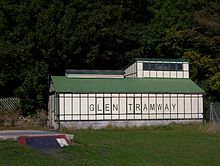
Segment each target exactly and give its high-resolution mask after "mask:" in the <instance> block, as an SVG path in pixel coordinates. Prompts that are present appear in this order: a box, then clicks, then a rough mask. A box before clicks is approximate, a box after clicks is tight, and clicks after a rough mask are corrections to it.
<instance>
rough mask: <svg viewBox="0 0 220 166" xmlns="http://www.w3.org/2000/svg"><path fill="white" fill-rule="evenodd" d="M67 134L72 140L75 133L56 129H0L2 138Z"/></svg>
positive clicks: (0, 138)
mask: <svg viewBox="0 0 220 166" xmlns="http://www.w3.org/2000/svg"><path fill="white" fill-rule="evenodd" d="M56 135H65V136H66V138H67V139H68V140H69V141H70V140H72V139H73V135H71V134H64V133H59V132H54V131H42V130H2V131H0V140H17V138H18V137H20V136H56Z"/></svg>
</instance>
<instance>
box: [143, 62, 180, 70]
mask: <svg viewBox="0 0 220 166" xmlns="http://www.w3.org/2000/svg"><path fill="white" fill-rule="evenodd" d="M143 70H158V71H181V70H183V64H181V63H143Z"/></svg>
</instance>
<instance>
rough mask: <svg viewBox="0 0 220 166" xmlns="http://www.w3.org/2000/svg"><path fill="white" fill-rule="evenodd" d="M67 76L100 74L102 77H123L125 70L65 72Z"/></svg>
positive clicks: (69, 70) (70, 70) (71, 70)
mask: <svg viewBox="0 0 220 166" xmlns="http://www.w3.org/2000/svg"><path fill="white" fill-rule="evenodd" d="M65 73H67V74H100V75H123V74H124V71H123V70H74V69H67V70H65Z"/></svg>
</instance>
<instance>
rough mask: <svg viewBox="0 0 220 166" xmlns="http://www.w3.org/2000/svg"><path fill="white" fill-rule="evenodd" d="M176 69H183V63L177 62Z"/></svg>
mask: <svg viewBox="0 0 220 166" xmlns="http://www.w3.org/2000/svg"><path fill="white" fill-rule="evenodd" d="M176 70H178V71H180V70H183V64H179V63H177V64H176Z"/></svg>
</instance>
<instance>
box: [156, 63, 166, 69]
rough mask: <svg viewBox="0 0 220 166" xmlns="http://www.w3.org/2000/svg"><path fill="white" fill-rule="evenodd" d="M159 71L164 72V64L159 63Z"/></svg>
mask: <svg viewBox="0 0 220 166" xmlns="http://www.w3.org/2000/svg"><path fill="white" fill-rule="evenodd" d="M156 69H157V70H164V64H163V63H157V67H156Z"/></svg>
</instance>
